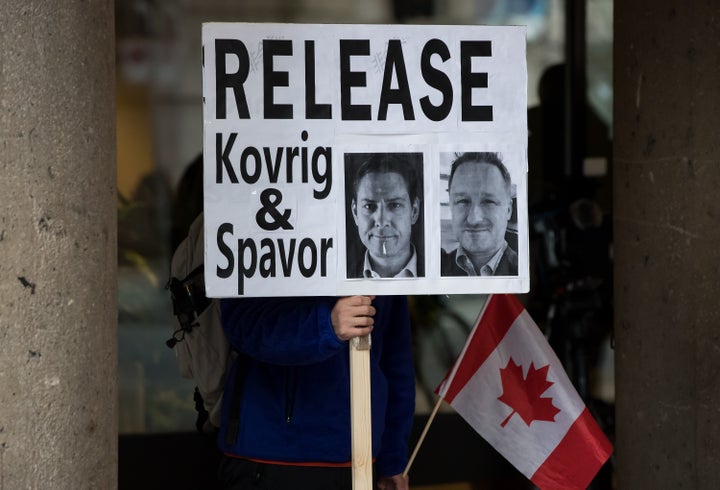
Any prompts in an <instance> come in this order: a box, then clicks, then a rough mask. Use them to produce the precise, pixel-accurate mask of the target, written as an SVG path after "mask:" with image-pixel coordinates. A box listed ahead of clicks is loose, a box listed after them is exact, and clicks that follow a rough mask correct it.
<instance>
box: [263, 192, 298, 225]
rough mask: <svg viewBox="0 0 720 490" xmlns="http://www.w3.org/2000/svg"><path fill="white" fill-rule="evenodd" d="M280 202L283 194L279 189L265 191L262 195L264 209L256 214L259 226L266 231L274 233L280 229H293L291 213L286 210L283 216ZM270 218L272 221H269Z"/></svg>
mask: <svg viewBox="0 0 720 490" xmlns="http://www.w3.org/2000/svg"><path fill="white" fill-rule="evenodd" d="M280 201H282V193H281V192H280V191H279V190H277V189H265V190H264V191H262V193H261V194H260V202H261V203H262V207H261V208H260V209H259V210H258V212H257V213H256V214H255V219H256V220H257V224H258V225H260V227H262V228H263V229H264V230H268V231H274V230H277V229H278V228H282V229H283V230H292V229H293V226H292V225H291V224H290V221H289V220H290V213H291V211H290V210H289V209H286V210H284V211H283V212H282V214H280V213H279V212H278V206H279V205H280ZM268 217H270V218H271V219H270V220H268Z"/></svg>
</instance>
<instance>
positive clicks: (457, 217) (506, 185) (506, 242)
mask: <svg viewBox="0 0 720 490" xmlns="http://www.w3.org/2000/svg"><path fill="white" fill-rule="evenodd" d="M441 162H442V163H441V179H443V181H444V180H445V179H447V187H446V188H447V200H442V201H441V223H440V226H441V242H442V248H441V251H440V274H441V275H442V276H517V275H518V254H517V246H518V245H517V244H518V226H517V211H516V198H515V187H514V185H513V183H512V179H511V177H510V173H509V172H508V169H507V167H506V165H505V163H504V162H503V159H502V155H501V154H500V153H495V152H465V153H442V154H441ZM443 164H444V165H443Z"/></svg>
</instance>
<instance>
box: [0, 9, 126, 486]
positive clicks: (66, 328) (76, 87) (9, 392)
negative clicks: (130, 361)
mask: <svg viewBox="0 0 720 490" xmlns="http://www.w3.org/2000/svg"><path fill="white" fill-rule="evenodd" d="M114 46H115V28H114V4H113V2H111V1H93V2H87V1H82V0H67V1H63V2H57V1H55V0H3V1H2V3H1V6H0V489H2V490H5V489H8V490H10V489H16V488H27V489H36V488H37V489H45V488H47V489H51V488H52V489H73V490H75V489H98V488H102V489H112V488H116V487H117V418H118V417H117V379H116V370H117V285H116V282H117V278H116V275H117V258H116V241H117V238H116V230H117V215H116V204H115V202H116V165H115V101H114V99H115V52H114Z"/></svg>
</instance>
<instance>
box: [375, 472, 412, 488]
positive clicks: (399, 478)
mask: <svg viewBox="0 0 720 490" xmlns="http://www.w3.org/2000/svg"><path fill="white" fill-rule="evenodd" d="M377 488H378V490H409V488H410V483H409V479H408V477H407V476H403V475H402V474H400V475H395V476H383V477H381V478H380V479H378V482H377Z"/></svg>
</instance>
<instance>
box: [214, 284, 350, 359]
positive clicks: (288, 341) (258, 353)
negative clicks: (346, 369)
mask: <svg viewBox="0 0 720 490" xmlns="http://www.w3.org/2000/svg"><path fill="white" fill-rule="evenodd" d="M335 301H336V299H335V298H330V297H306V298H305V297H303V298H233V299H223V300H221V302H220V309H221V313H222V324H223V329H224V330H225V334H226V335H227V337H228V340H229V341H230V344H231V345H232V346H233V348H235V349H237V350H238V351H239V352H241V353H243V354H245V355H248V356H250V357H252V358H254V359H257V360H258V361H261V362H266V363H270V364H277V365H285V366H299V365H304V364H313V363H316V362H320V361H323V360H325V359H328V358H330V357H331V356H333V355H335V354H337V353H338V352H340V350H341V349H342V348H343V347H344V346H346V345H347V344H346V343H345V342H343V341H341V340H340V339H338V338H337V336H336V335H335V331H334V330H333V328H332V324H331V323H330V312H331V310H332V308H333V306H334V305H335Z"/></svg>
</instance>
